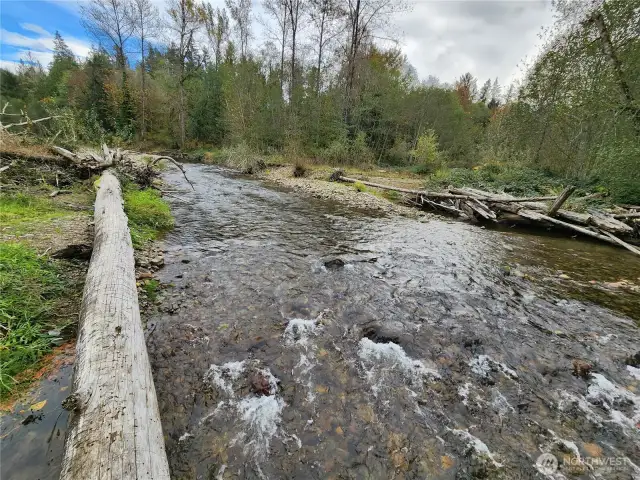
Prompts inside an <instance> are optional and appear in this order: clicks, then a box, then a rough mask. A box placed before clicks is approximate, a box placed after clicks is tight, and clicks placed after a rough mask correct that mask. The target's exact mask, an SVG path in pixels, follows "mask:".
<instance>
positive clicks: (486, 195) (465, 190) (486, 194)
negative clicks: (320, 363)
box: [448, 187, 556, 203]
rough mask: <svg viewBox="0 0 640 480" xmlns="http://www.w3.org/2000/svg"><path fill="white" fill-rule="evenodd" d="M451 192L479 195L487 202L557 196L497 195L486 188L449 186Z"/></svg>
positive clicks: (522, 200) (529, 199)
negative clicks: (519, 196) (520, 196)
mask: <svg viewBox="0 0 640 480" xmlns="http://www.w3.org/2000/svg"><path fill="white" fill-rule="evenodd" d="M448 190H449V192H451V193H456V194H459V195H467V196H470V197H477V198H478V199H479V200H484V201H485V202H504V203H511V202H515V203H518V202H546V201H548V200H555V199H556V197H550V196H542V197H522V198H517V197H514V196H512V195H508V194H506V193H504V194H502V195H496V194H494V193H491V192H485V191H484V190H477V189H475V188H451V187H449V189H448Z"/></svg>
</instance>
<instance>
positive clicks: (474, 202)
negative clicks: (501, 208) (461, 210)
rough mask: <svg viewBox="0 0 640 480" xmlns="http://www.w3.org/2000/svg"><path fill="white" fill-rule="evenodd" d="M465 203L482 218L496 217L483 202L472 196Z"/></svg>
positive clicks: (493, 218)
mask: <svg viewBox="0 0 640 480" xmlns="http://www.w3.org/2000/svg"><path fill="white" fill-rule="evenodd" d="M466 204H467V206H468V207H469V208H470V209H471V210H473V211H474V212H476V213H477V214H478V215H480V216H481V217H482V218H484V219H486V220H495V219H496V214H495V213H493V212H492V211H491V210H489V207H487V206H486V205H485V204H484V203H482V202H481V201H480V200H478V199H477V198H472V199H471V200H469V201H467V202H466Z"/></svg>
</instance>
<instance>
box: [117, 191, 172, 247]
mask: <svg viewBox="0 0 640 480" xmlns="http://www.w3.org/2000/svg"><path fill="white" fill-rule="evenodd" d="M124 210H125V212H126V213H127V217H128V218H129V228H130V230H131V241H132V243H133V246H134V248H141V247H143V246H144V245H145V244H146V243H148V242H149V241H151V240H155V239H157V238H158V237H159V236H160V235H161V234H162V233H164V232H167V231H169V230H171V229H172V228H173V225H174V222H173V216H172V215H171V209H170V208H169V204H168V203H167V202H165V201H164V200H163V199H162V197H161V196H160V194H159V193H158V192H157V191H156V190H153V189H150V188H147V189H145V190H138V189H136V188H135V187H132V186H127V187H126V188H125V191H124Z"/></svg>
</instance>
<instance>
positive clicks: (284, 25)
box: [280, 3, 287, 93]
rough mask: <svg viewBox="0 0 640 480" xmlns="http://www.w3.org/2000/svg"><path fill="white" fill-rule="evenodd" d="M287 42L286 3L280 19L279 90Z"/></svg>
mask: <svg viewBox="0 0 640 480" xmlns="http://www.w3.org/2000/svg"><path fill="white" fill-rule="evenodd" d="M286 43H287V5H286V3H285V4H284V18H283V19H282V49H281V50H280V92H281V93H282V88H283V82H284V49H285V45H286Z"/></svg>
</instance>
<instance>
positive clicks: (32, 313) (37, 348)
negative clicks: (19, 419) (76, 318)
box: [0, 243, 66, 398]
mask: <svg viewBox="0 0 640 480" xmlns="http://www.w3.org/2000/svg"><path fill="white" fill-rule="evenodd" d="M65 287H66V284H65V282H64V281H63V280H61V277H60V274H59V272H58V270H57V268H56V266H55V265H54V264H53V263H52V262H50V261H48V260H46V259H44V258H42V257H39V256H38V255H37V254H36V252H35V251H34V250H32V249H30V248H28V247H26V246H25V245H22V244H19V243H3V244H0V398H4V397H6V396H7V395H9V394H10V393H11V392H12V390H13V389H14V387H15V385H16V380H15V379H14V377H15V375H17V374H19V373H20V372H22V371H23V370H25V369H27V368H29V367H32V366H34V365H35V364H36V363H37V361H38V360H39V359H40V358H41V357H42V356H43V355H45V354H46V353H48V352H49V351H50V350H51V348H52V346H53V345H54V342H56V341H57V340H59V338H57V335H56V334H53V335H49V334H48V333H47V331H49V330H51V329H53V328H55V327H56V324H54V323H53V322H51V320H50V317H51V315H50V314H51V312H52V311H53V310H54V308H55V305H56V303H57V301H58V300H60V299H62V298H63V297H65V296H66V293H65V292H66V288H65ZM58 327H59V326H58Z"/></svg>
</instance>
